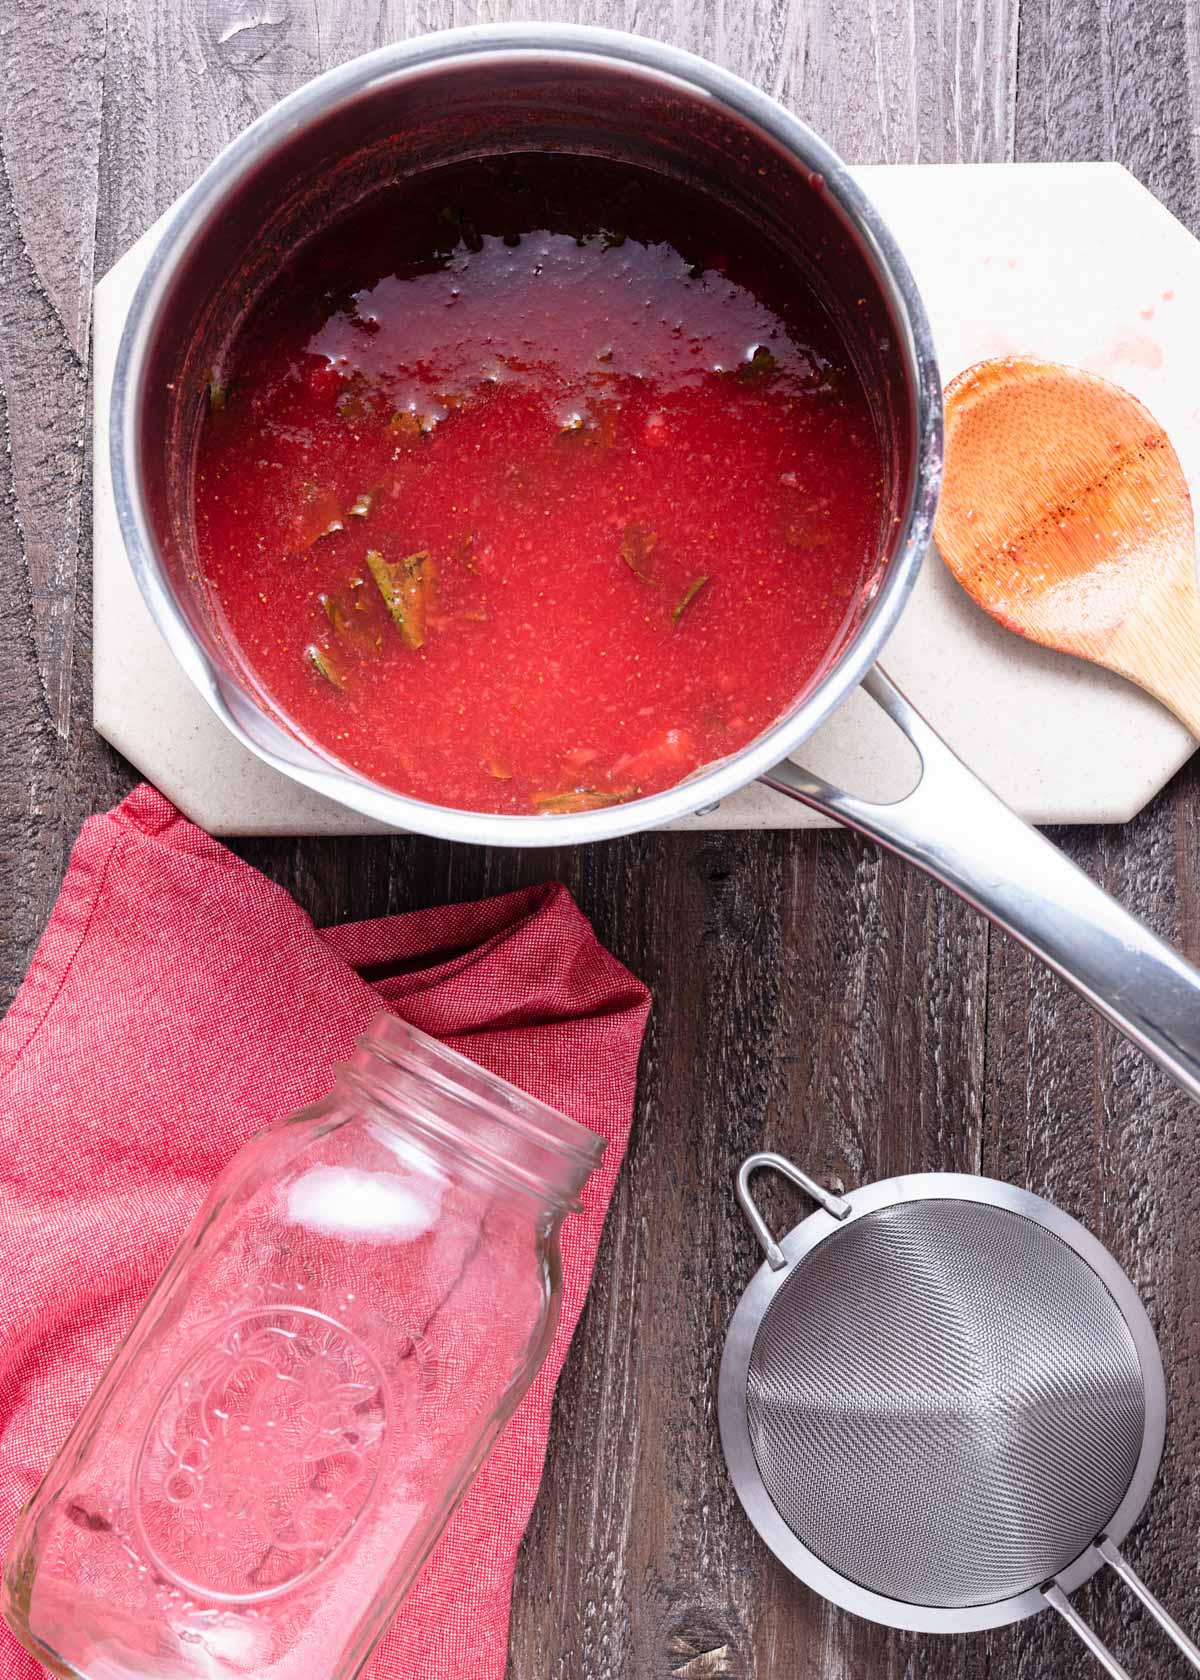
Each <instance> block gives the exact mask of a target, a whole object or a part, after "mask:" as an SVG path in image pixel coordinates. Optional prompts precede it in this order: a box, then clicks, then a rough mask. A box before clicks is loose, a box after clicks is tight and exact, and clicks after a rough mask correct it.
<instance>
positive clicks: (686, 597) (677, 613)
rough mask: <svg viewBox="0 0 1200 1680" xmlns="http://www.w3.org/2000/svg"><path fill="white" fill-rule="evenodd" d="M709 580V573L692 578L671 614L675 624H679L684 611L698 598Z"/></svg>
mask: <svg viewBox="0 0 1200 1680" xmlns="http://www.w3.org/2000/svg"><path fill="white" fill-rule="evenodd" d="M707 582H708V577H707V575H705V576H704V577H698V578H693V579H692V581H691V583H689V584H688V586H687V588H686V589H685V590H684V592H683V599H682V600H681V601H680V603H679V605H678V606H677V607H676V608H675V610H674V612H673V613H672V614H671V621H672V623H673V624H676V625H678V623H679V620H680V619H681V618H682V617H683V615H684V613H685V612H686V611H687V610H688V608H689V607H690V606H691V604H692V602H693V601H694V600H695V599H696V597H697V595H699V593H700V591H701V590H702V589H703V588H704V586H705V584H707Z"/></svg>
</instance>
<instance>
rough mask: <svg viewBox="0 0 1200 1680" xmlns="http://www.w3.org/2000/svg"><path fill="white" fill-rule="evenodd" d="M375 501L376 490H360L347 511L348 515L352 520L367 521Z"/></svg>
mask: <svg viewBox="0 0 1200 1680" xmlns="http://www.w3.org/2000/svg"><path fill="white" fill-rule="evenodd" d="M374 500H375V492H374V490H360V491H359V493H358V495H357V496H355V498H354V500H353V501H352V502H351V503H350V506H349V507H348V508H347V509H346V513H347V515H348V516H349V517H350V518H351V519H365V518H366V517H367V515H368V514H369V513H370V511H371V503H372V502H373V501H374Z"/></svg>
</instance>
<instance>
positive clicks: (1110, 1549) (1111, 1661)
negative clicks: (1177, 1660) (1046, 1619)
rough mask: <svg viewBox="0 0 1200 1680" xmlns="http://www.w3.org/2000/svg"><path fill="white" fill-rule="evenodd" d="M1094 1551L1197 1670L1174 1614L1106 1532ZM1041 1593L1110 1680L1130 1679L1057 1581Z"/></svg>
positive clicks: (1197, 1656) (1198, 1657)
mask: <svg viewBox="0 0 1200 1680" xmlns="http://www.w3.org/2000/svg"><path fill="white" fill-rule="evenodd" d="M1095 1553H1096V1555H1097V1556H1098V1557H1099V1558H1100V1559H1101V1560H1102V1561H1103V1562H1105V1563H1106V1564H1108V1566H1109V1568H1110V1569H1112V1570H1114V1571H1115V1572H1116V1573H1117V1574H1118V1575H1119V1576H1120V1577H1121V1579H1122V1581H1124V1583H1125V1585H1126V1586H1127V1587H1128V1588H1129V1590H1130V1591H1131V1592H1132V1593H1134V1594H1135V1595H1136V1596H1137V1597H1138V1598H1139V1599H1140V1600H1141V1602H1142V1604H1144V1605H1145V1607H1146V1609H1147V1610H1148V1611H1149V1612H1150V1614H1151V1615H1152V1616H1153V1617H1154V1620H1155V1621H1156V1622H1157V1623H1158V1625H1159V1627H1160V1628H1162V1630H1163V1632H1164V1633H1165V1634H1167V1635H1168V1636H1169V1637H1170V1638H1171V1639H1173V1640H1174V1641H1175V1644H1176V1645H1177V1646H1178V1647H1179V1649H1180V1650H1181V1651H1182V1652H1183V1654H1184V1656H1185V1657H1186V1658H1187V1660H1188V1661H1189V1662H1190V1663H1191V1665H1192V1667H1193V1668H1194V1669H1196V1670H1197V1672H1200V1650H1198V1649H1197V1648H1196V1646H1195V1645H1193V1644H1192V1641H1191V1640H1190V1639H1189V1638H1188V1636H1187V1634H1186V1633H1184V1631H1183V1629H1182V1628H1181V1627H1180V1625H1179V1623H1178V1622H1177V1621H1176V1620H1175V1618H1174V1616H1172V1615H1171V1613H1170V1612H1169V1611H1168V1610H1167V1609H1166V1607H1165V1606H1164V1605H1163V1604H1160V1603H1159V1601H1158V1599H1157V1598H1155V1596H1154V1594H1153V1593H1152V1592H1151V1591H1150V1588H1149V1587H1148V1586H1147V1585H1146V1583H1145V1582H1144V1581H1143V1580H1142V1578H1141V1576H1140V1575H1139V1574H1138V1572H1137V1570H1136V1569H1134V1567H1133V1565H1132V1564H1131V1563H1129V1562H1127V1561H1126V1559H1125V1558H1124V1556H1123V1555H1122V1553H1121V1551H1120V1550H1119V1548H1118V1547H1117V1546H1116V1545H1114V1544H1113V1542H1112V1541H1111V1540H1110V1539H1109V1538H1108V1536H1107V1535H1105V1537H1104V1539H1103V1540H1100V1541H1098V1542H1097V1543H1096V1547H1095ZM1042 1596H1043V1597H1044V1598H1045V1600H1046V1602H1047V1604H1049V1605H1050V1606H1051V1608H1052V1609H1054V1610H1057V1611H1058V1613H1059V1615H1060V1616H1061V1617H1062V1619H1063V1621H1064V1622H1066V1624H1067V1626H1068V1627H1070V1628H1071V1629H1072V1630H1073V1631H1074V1632H1075V1633H1077V1634H1078V1635H1079V1637H1080V1639H1082V1641H1083V1643H1084V1644H1085V1645H1086V1646H1087V1648H1088V1650H1089V1651H1090V1652H1091V1653H1092V1655H1093V1656H1094V1657H1095V1658H1096V1660H1097V1662H1098V1663H1099V1664H1100V1666H1101V1668H1103V1669H1104V1671H1105V1673H1106V1674H1109V1675H1111V1676H1112V1680H1130V1677H1129V1674H1128V1673H1127V1672H1126V1670H1125V1669H1123V1668H1122V1667H1121V1665H1120V1663H1119V1662H1118V1661H1117V1659H1116V1658H1115V1657H1114V1656H1113V1654H1112V1652H1111V1651H1110V1650H1109V1649H1108V1647H1107V1645H1105V1643H1104V1641H1103V1640H1102V1639H1101V1638H1100V1636H1099V1635H1098V1634H1097V1633H1096V1632H1094V1630H1093V1629H1092V1628H1090V1627H1089V1626H1088V1624H1087V1623H1086V1622H1085V1621H1084V1619H1083V1617H1082V1616H1081V1615H1080V1614H1079V1612H1078V1610H1076V1608H1075V1606H1074V1605H1073V1604H1072V1603H1071V1601H1070V1599H1069V1598H1068V1597H1067V1595H1066V1593H1065V1592H1063V1590H1062V1588H1061V1587H1060V1586H1059V1585H1058V1583H1057V1582H1053V1583H1052V1584H1051V1585H1050V1586H1048V1587H1046V1588H1045V1590H1044V1592H1043V1594H1042Z"/></svg>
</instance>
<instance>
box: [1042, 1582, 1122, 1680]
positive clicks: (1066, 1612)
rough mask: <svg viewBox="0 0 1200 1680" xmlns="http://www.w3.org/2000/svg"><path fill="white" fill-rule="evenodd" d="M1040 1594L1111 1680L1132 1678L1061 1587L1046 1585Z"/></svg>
mask: <svg viewBox="0 0 1200 1680" xmlns="http://www.w3.org/2000/svg"><path fill="white" fill-rule="evenodd" d="M1042 1596H1043V1598H1044V1599H1045V1600H1046V1603H1047V1604H1049V1605H1051V1606H1052V1607H1053V1608H1054V1609H1055V1610H1057V1611H1058V1613H1059V1615H1060V1616H1061V1617H1062V1619H1063V1621H1064V1622H1066V1624H1067V1626H1068V1627H1069V1628H1070V1629H1071V1631H1072V1632H1073V1633H1077V1634H1078V1635H1079V1637H1080V1639H1081V1640H1082V1641H1083V1643H1084V1644H1085V1645H1086V1646H1087V1648H1088V1650H1089V1651H1090V1652H1091V1653H1092V1655H1093V1656H1094V1657H1095V1659H1096V1661H1097V1662H1098V1663H1099V1664H1100V1667H1101V1668H1102V1669H1103V1670H1104V1672H1105V1674H1107V1675H1109V1676H1111V1680H1132V1677H1131V1676H1130V1673H1129V1670H1128V1669H1127V1668H1122V1667H1121V1664H1120V1663H1119V1662H1118V1661H1117V1659H1116V1657H1114V1656H1113V1654H1112V1652H1111V1651H1110V1650H1109V1648H1108V1646H1107V1645H1106V1644H1105V1643H1104V1641H1103V1639H1101V1637H1100V1635H1099V1634H1098V1633H1096V1632H1095V1631H1094V1630H1093V1629H1092V1628H1090V1627H1089V1626H1088V1624H1087V1623H1086V1622H1085V1621H1084V1619H1083V1617H1082V1616H1081V1615H1080V1614H1079V1612H1078V1610H1076V1608H1075V1606H1074V1605H1073V1604H1072V1603H1071V1600H1070V1599H1069V1598H1068V1597H1067V1595H1066V1593H1065V1592H1064V1591H1063V1590H1062V1588H1061V1587H1047V1588H1046V1590H1045V1592H1044V1593H1043V1594H1042Z"/></svg>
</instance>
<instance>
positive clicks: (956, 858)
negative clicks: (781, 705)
mask: <svg viewBox="0 0 1200 1680" xmlns="http://www.w3.org/2000/svg"><path fill="white" fill-rule="evenodd" d="M863 687H864V688H865V689H866V691H867V693H868V694H869V695H870V696H871V698H872V699H873V700H874V701H875V702H876V703H877V704H878V705H879V706H881V707H882V708H883V710H884V711H885V712H886V713H887V715H888V716H889V717H890V718H891V719H892V720H893V722H895V723H896V724H897V725H898V726H899V728H900V729H901V730H902V731H903V732H904V734H905V735H906V736H907V737H908V739H909V741H911V743H912V744H913V746H914V747H915V748H916V750H917V753H918V755H919V757H920V760H921V777H920V780H919V782H918V783H917V785H916V787H915V788H914V789H913V790H912V792H911V793H909V794H908V795H906V796H905V798H903V799H899V800H896V801H895V802H894V803H891V804H877V803H874V802H873V801H871V800H868V799H860V798H858V797H857V796H856V795H854V794H852V793H846V792H844V791H843V790H842V789H841V788H838V787H834V786H832V785H831V784H830V783H828V782H825V781H822V780H821V778H820V777H818V776H813V775H810V774H809V772H808V771H807V770H803V769H801V767H800V766H799V765H797V764H793V763H791V762H790V760H785V761H784V762H783V763H782V764H777V765H776V766H775V768H774V769H773V770H771V771H769V772H768V773H767V774H766V775H765V776H764V777H763V781H764V782H766V784H767V785H768V786H769V787H773V788H776V789H778V791H779V792H780V793H787V794H790V795H791V796H792V798H794V799H799V800H801V801H802V802H803V803H804V804H805V805H811V806H812V807H813V809H814V810H817V811H823V812H825V813H826V815H828V816H831V817H835V818H836V819H837V821H838V822H840V823H845V824H846V825H847V827H849V828H856V829H858V830H859V831H860V832H861V833H863V834H867V835H870V837H871V839H873V840H877V841H878V842H879V843H880V845H882V846H886V847H887V848H888V850H889V851H893V852H896V853H898V855H899V856H900V857H904V858H907V859H908V860H909V862H910V863H915V864H916V865H917V866H918V867H919V868H921V869H924V870H925V871H926V873H927V874H930V875H932V876H933V877H934V878H935V880H938V881H941V882H943V883H944V885H946V886H948V887H950V888H952V889H953V891H955V892H956V893H958V894H959V895H960V896H961V897H962V898H965V899H966V900H967V902H968V903H969V904H973V905H974V906H975V908H976V909H977V910H982V911H983V912H984V914H985V915H987V916H990V917H991V918H992V920H993V921H994V922H997V923H999V925H1000V926H1001V927H1003V928H1006V929H1007V930H1008V932H1009V933H1011V934H1012V935H1013V937H1014V938H1016V939H1019V940H1020V941H1021V943H1022V944H1023V945H1027V946H1028V947H1029V949H1030V950H1031V951H1033V952H1034V953H1035V954H1036V955H1037V956H1039V957H1041V958H1042V960H1043V961H1044V962H1046V963H1048V964H1049V965H1050V967H1051V968H1052V969H1054V970H1055V971H1056V972H1057V973H1058V974H1061V975H1062V977H1063V979H1064V980H1067V981H1069V982H1070V983H1071V985H1072V986H1074V987H1076V989H1077V990H1078V991H1080V992H1082V993H1083V995H1084V997H1085V998H1087V999H1088V1001H1089V1002H1090V1003H1092V1004H1093V1005H1094V1006H1095V1007H1096V1009H1098V1010H1099V1011H1100V1013H1101V1014H1102V1015H1104V1016H1106V1017H1107V1018H1108V1019H1109V1020H1110V1021H1111V1022H1112V1023H1113V1025H1114V1026H1115V1027H1118V1028H1119V1029H1120V1030H1121V1032H1123V1033H1125V1034H1126V1035H1127V1036H1128V1037H1129V1038H1131V1039H1132V1040H1133V1042H1134V1043H1135V1044H1137V1045H1139V1046H1140V1047H1141V1048H1142V1049H1143V1050H1144V1051H1145V1052H1146V1054H1147V1055H1148V1056H1149V1057H1150V1058H1151V1059H1152V1060H1153V1061H1156V1062H1157V1063H1158V1065H1159V1066H1160V1067H1161V1068H1164V1069H1165V1070H1166V1072H1167V1073H1169V1074H1170V1075H1171V1076H1172V1077H1173V1078H1174V1079H1176V1080H1177V1081H1178V1082H1179V1084H1180V1085H1182V1087H1183V1088H1184V1090H1185V1091H1187V1092H1188V1093H1189V1094H1190V1095H1191V1096H1193V1097H1196V1098H1200V973H1198V972H1197V971H1196V969H1194V968H1193V967H1192V966H1191V964H1190V963H1188V962H1186V961H1185V960H1184V959H1183V957H1181V956H1180V955H1179V953H1178V952H1177V951H1174V950H1172V948H1171V947H1170V946H1169V945H1167V944H1166V943H1165V942H1164V941H1163V940H1161V939H1159V938H1158V936H1157V935H1156V934H1154V933H1152V932H1151V931H1150V929H1149V928H1148V927H1146V925H1145V924H1144V923H1143V922H1140V921H1138V919H1137V917H1136V916H1132V915H1130V913H1129V912H1128V911H1127V910H1123V909H1122V908H1121V906H1120V905H1119V904H1118V903H1117V902H1116V900H1115V899H1112V898H1110V897H1109V896H1108V894H1107V893H1106V892H1105V891H1104V890H1103V889H1102V888H1101V887H1098V886H1097V885H1096V884H1095V882H1094V881H1092V880H1089V878H1088V877H1087V876H1086V875H1085V874H1084V873H1083V871H1082V870H1080V869H1077V868H1076V867H1075V865H1074V864H1073V863H1071V862H1070V860H1069V859H1068V858H1067V857H1065V856H1064V855H1063V853H1062V852H1060V851H1059V849H1058V847H1057V846H1055V845H1053V844H1052V843H1051V842H1050V841H1049V840H1047V839H1046V838H1045V837H1044V836H1043V835H1041V834H1039V833H1038V831H1037V830H1036V829H1035V828H1031V827H1030V826H1029V824H1028V823H1026V822H1025V821H1023V819H1022V818H1020V817H1018V816H1017V814H1016V812H1015V811H1012V810H1010V809H1009V807H1008V806H1007V805H1006V804H1005V803H1004V801H1003V800H1002V799H1000V798H998V797H997V795H996V794H994V793H993V792H992V791H991V789H990V788H989V787H987V785H986V784H985V783H984V782H982V781H980V779H979V777H978V776H976V775H975V774H974V772H973V771H971V770H969V769H968V768H967V766H966V765H965V764H964V763H963V762H962V760H961V759H960V758H958V757H957V756H956V754H955V753H953V752H952V751H951V750H950V748H949V747H948V746H947V745H946V743H945V741H943V740H942V738H941V736H940V735H938V734H937V732H936V731H935V730H934V729H932V728H931V727H930V725H929V724H928V723H927V722H926V721H925V719H924V718H923V717H922V716H921V714H920V713H919V712H918V711H917V710H916V709H915V708H914V707H913V706H911V705H910V704H909V702H908V701H907V700H906V699H905V697H904V695H903V694H902V693H901V692H900V690H899V689H898V688H897V687H896V685H895V684H894V683H893V682H892V681H891V680H890V678H888V677H887V676H885V675H884V673H883V672H882V671H881V670H880V669H879V668H878V667H876V668H875V669H874V670H872V671H871V672H870V673H869V674H868V676H867V677H866V679H865V681H864V683H863Z"/></svg>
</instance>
